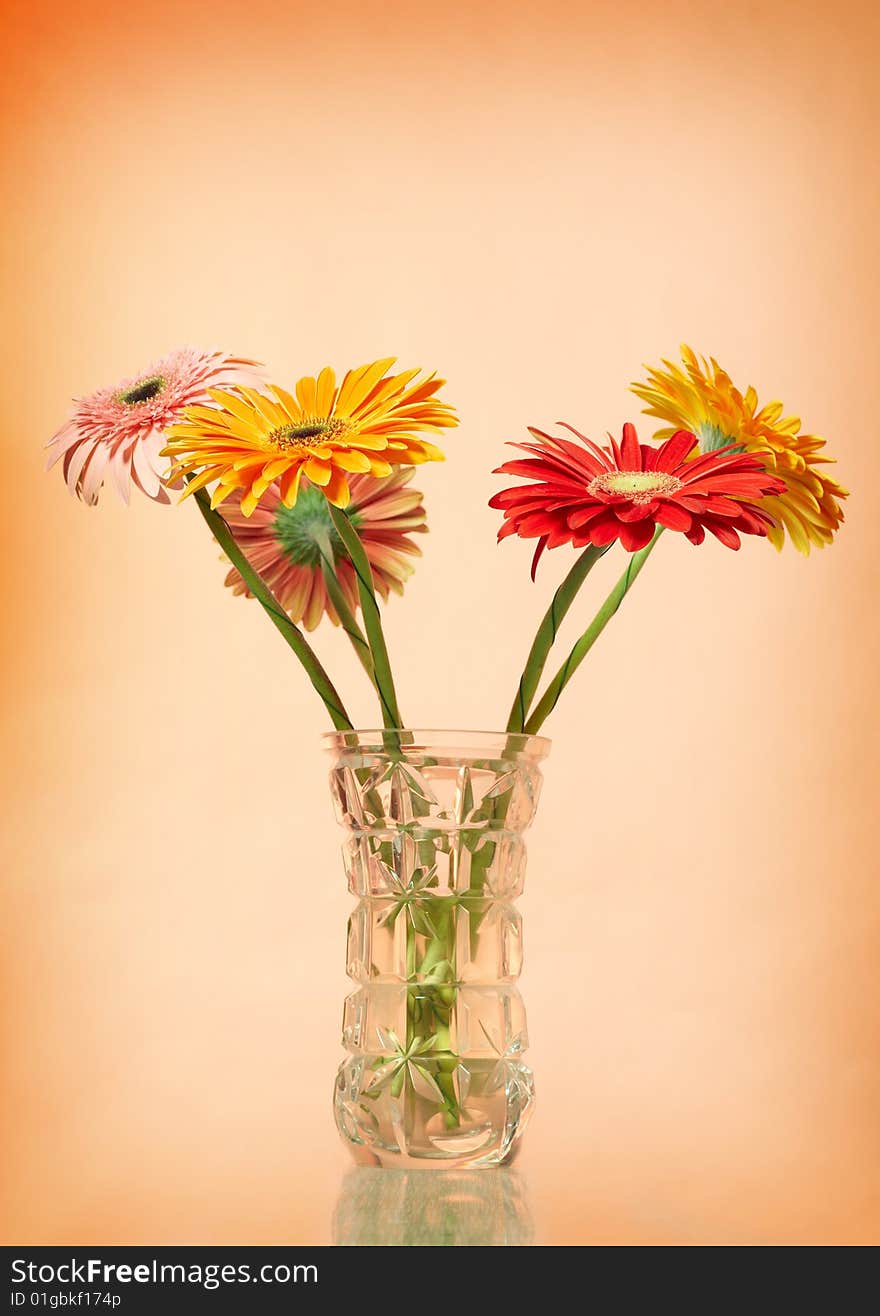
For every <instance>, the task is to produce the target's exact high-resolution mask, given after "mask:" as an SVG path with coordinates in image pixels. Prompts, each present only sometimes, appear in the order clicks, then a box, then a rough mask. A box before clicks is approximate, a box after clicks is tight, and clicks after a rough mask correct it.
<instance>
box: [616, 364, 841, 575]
mask: <svg viewBox="0 0 880 1316" xmlns="http://www.w3.org/2000/svg"><path fill="white" fill-rule="evenodd" d="M681 356H682V363H683V365H684V369H683V370H682V369H681V368H680V367H679V366H677V365H673V363H672V362H671V361H665V360H664V362H663V365H664V366H665V367H666V368H665V370H655V369H651V368H648V379H647V382H646V383H634V384H632V385H631V388H632V391H633V393H635V395H636V397H638V398H640V399H641V400H642V402H647V404H648V405H647V407H645V414H646V415H648V416H656V417H658V419H660V420H666V421H669V427H668V428H664V429H660V430H657V432H656V434H655V436H654V437H655V438H657V439H666V438H669V437H670V435H672V434H674V433H675V431H676V430H678V429H686V430H690V431H691V432H692V433H694V434H696V436H697V438H698V439H699V442H700V450H701V451H702V452H712V451H713V450H715V449H717V448H723V447H724V446H725V445H726V444H729V443H735V444H737V446H738V447H740V448H742V449H744V450H745V451H746V452H754V453H760V454H761V456H762V458H763V461H764V465H765V466H766V468H767V470H768V471H769V472H770V474H771V475H775V476H777V477H778V478H779V479H780V480H782V481H783V483H784V484H785V486H786V491H785V493H783V494H779V495H778V496H777V497H772V496H771V497H768V498H763V499H762V500H761V507H762V508H764V509H765V510H766V511H767V512H769V513H770V515H771V516H772V517H773V520H774V522H775V525H774V526H773V527H772V528H771V529H769V530H768V532H767V538H768V539H769V540H770V542H771V544H773V545H775V547H776V548H782V545H783V543H784V540H785V533H784V531H785V530H787V531H788V535H789V538H790V539H791V542H792V543H793V544H794V546H795V548H797V549H798V550H799V551H800V552H801V553H809V551H810V545H811V544H815V545H816V546H817V547H819V548H823V547H824V546H825V544H830V543H831V541H832V539H833V538H834V533H835V531H836V530H837V529H838V528H839V526H840V524H841V522H842V521H843V509H842V508H841V506H840V503H839V502H838V499H840V498H846V497H847V490H846V489H843V488H841V486H840V485H839V484H838V483H837V481H836V480H834V479H832V478H831V476H830V475H828V474H827V473H825V472H824V471H821V470H820V469H817V468H820V467H822V466H824V465H827V464H828V463H829V462H832V461H833V458H831V457H825V456H823V455H822V450H823V449H824V447H825V440H824V439H820V438H817V437H816V436H815V435H813V434H802V433H801V432H800V431H801V422H800V420H799V419H798V418H797V417H796V416H783V414H782V403H781V402H768V403H767V405H766V406H764V407H761V408H760V410H759V409H758V395H757V393H756V392H755V390H754V389H753V388H752V387H751V386H750V387H749V388H747V389H746V391H745V393H744V394H743V393H740V391H739V389H738V388H736V387H735V385H734V383H733V381H732V380H731V378H730V376H729V375H728V374H727V373H726V371H724V370H722V369H721V367H720V366H719V364H718V362H717V361H716V360H715V359H714V358H711V357H710V358H709V360H708V361H707V360H706V359H705V357H702V358H700V357H698V356H697V355H696V354H695V353H694V352H693V351H692V350H691V348H689V347H687V346H686V345H685V346H683V347H682V349H681Z"/></svg>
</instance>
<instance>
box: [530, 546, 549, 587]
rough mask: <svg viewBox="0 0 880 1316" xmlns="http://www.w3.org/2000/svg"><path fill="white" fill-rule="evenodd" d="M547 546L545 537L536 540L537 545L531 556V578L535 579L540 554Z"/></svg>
mask: <svg viewBox="0 0 880 1316" xmlns="http://www.w3.org/2000/svg"><path fill="white" fill-rule="evenodd" d="M546 547H547V538H546V536H544V538H542V539H539V540H538V547H537V548H536V549H535V556H534V557H533V558H532V580H534V579H535V572H536V571H537V570H538V563H539V562H540V561H541V555H542V553H543V552H544V549H545V548H546Z"/></svg>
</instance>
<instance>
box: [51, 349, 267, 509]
mask: <svg viewBox="0 0 880 1316" xmlns="http://www.w3.org/2000/svg"><path fill="white" fill-rule="evenodd" d="M259 382H260V375H259V368H258V365H257V362H256V361H249V360H248V359H247V358H246V357H236V356H227V355H226V353H225V352H201V351H198V350H197V349H196V348H193V347H181V348H178V349H177V351H175V352H171V353H169V355H168V356H166V357H164V358H163V359H162V360H161V361H157V362H156V363H155V364H154V365H151V366H150V367H149V369H147V370H145V371H143V372H142V373H141V374H139V375H135V376H134V377H133V378H132V379H124V380H123V381H122V383H120V384H117V385H116V387H115V388H102V389H99V390H98V392H97V393H92V394H91V395H90V396H89V397H87V398H81V399H80V400H79V401H77V403H76V410H75V411H74V413H73V415H72V416H71V417H70V419H69V420H68V421H67V423H66V424H65V425H63V426H62V427H61V429H60V430H59V431H58V433H57V434H56V435H55V437H54V438H53V439H50V441H49V443H48V444H47V445H46V446H47V447H48V448H49V450H50V454H49V462H48V466H49V467H52V466H54V465H55V463H56V462H57V461H61V460H62V459H63V470H64V478H65V480H66V481H67V487H68V489H69V490H70V492H71V493H72V494H76V496H77V497H78V498H81V499H82V501H83V502H84V503H87V504H88V505H89V506H94V505H95V503H97V501H98V494H99V493H100V491H101V488H102V486H103V484H104V481H105V480H106V479H107V478H108V476H109V478H110V479H111V480H112V481H113V483H114V485H115V486H116V489H117V492H118V493H119V495H120V497H121V498H122V499H123V500H124V501H125V502H128V499H129V493H130V490H131V485H132V482H133V483H134V484H135V485H136V487H137V488H138V489H140V490H141V492H142V493H145V494H146V495H147V497H148V498H153V499H154V500H155V501H156V502H157V503H168V502H170V501H171V500H170V498H169V496H168V491H167V488H166V485H167V474H168V463H167V462H166V461H164V460H163V459H162V458H161V457H160V455H159V454H160V452H161V450H162V448H163V447H164V446H165V443H166V436H165V431H166V430H167V429H168V426H169V425H173V424H174V422H175V421H177V420H180V418H181V415H182V414H183V409H184V407H187V406H190V405H191V404H192V403H202V404H206V405H208V406H210V405H211V399H210V396H209V394H208V389H209V388H224V387H228V386H230V385H235V384H246V385H254V384H258V383H259Z"/></svg>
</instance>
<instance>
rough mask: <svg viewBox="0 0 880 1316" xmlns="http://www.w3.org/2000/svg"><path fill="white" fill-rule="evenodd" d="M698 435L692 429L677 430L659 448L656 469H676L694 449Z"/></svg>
mask: <svg viewBox="0 0 880 1316" xmlns="http://www.w3.org/2000/svg"><path fill="white" fill-rule="evenodd" d="M696 442H697V437H696V435H695V434H692V433H691V432H690V430H676V431H675V433H674V434H673V435H671V436H670V438H668V439H667V440H666V442H665V443H662V444H661V445H660V447H659V448H658V450H657V458H656V461H655V469H656V470H658V471H674V470H675V469H676V467H678V466H680V465H681V464H682V462H683V461H684V459H685V458H686V457H687V455H688V453H689V452H692V451H693V447H694V444H695V443H696Z"/></svg>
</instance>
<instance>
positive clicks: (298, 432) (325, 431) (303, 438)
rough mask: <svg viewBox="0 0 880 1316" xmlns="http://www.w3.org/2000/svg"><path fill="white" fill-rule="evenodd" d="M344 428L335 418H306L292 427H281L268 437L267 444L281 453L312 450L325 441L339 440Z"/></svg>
mask: <svg viewBox="0 0 880 1316" xmlns="http://www.w3.org/2000/svg"><path fill="white" fill-rule="evenodd" d="M345 429H346V426H345V425H344V424H343V423H342V421H341V420H338V419H337V418H336V417H335V416H332V417H330V418H329V419H328V420H322V419H321V418H320V417H315V416H306V417H304V418H303V419H302V420H301V421H298V422H297V423H296V424H294V425H282V426H280V427H279V428H278V429H277V430H273V431H272V433H271V434H270V435H269V442H270V443H274V445H275V447H276V448H279V449H280V450H281V452H286V451H287V450H288V449H290V448H314V447H316V446H317V445H318V444H319V443H322V442H324V441H325V440H327V439H336V438H339V436H340V435H341V434H343V433H344V432H345Z"/></svg>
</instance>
